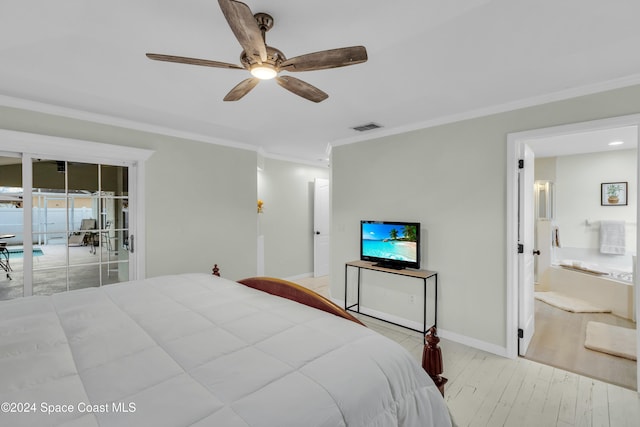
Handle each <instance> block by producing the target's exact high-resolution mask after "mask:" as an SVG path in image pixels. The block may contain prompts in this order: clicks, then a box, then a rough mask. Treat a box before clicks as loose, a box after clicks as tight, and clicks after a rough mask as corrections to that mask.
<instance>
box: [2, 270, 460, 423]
mask: <svg viewBox="0 0 640 427" xmlns="http://www.w3.org/2000/svg"><path fill="white" fill-rule="evenodd" d="M5 402H6V403H5ZM0 403H1V404H2V412H0V425H3V426H4V425H7V426H9V425H10V426H21V425H22V426H50V425H64V426H97V425H100V426H138V427H144V426H154V427H155V426H220V427H235V426H274V427H285V426H292V427H309V426H327V427H337V426H380V427H390V426H429V425H434V426H447V425H450V420H449V416H448V412H447V409H446V406H445V402H444V400H443V399H442V397H441V396H440V394H439V392H438V390H437V388H436V387H435V386H434V384H433V382H432V381H431V379H430V378H429V377H428V376H427V375H426V374H425V373H424V371H423V370H422V369H421V368H420V367H419V366H418V364H416V363H415V361H414V360H413V359H412V358H411V356H410V355H409V354H408V353H407V352H406V351H405V350H404V349H403V348H402V347H401V346H399V345H397V344H395V343H393V342H391V341H390V340H388V339H386V338H385V337H382V336H380V335H379V334H377V333H375V332H373V331H371V330H369V329H367V328H364V327H362V326H360V325H357V324H355V323H353V322H349V321H347V320H344V319H341V318H338V317H336V316H333V315H331V314H328V313H325V312H322V311H319V310H315V309H312V308H309V307H306V306H303V305H301V304H298V303H295V302H293V301H290V300H287V299H283V298H278V297H275V296H272V295H269V294H266V293H264V292H260V291H257V290H254V289H251V288H248V287H245V286H243V285H240V284H238V283H235V282H232V281H229V280H225V279H220V278H217V277H214V276H210V275H205V274H186V275H177V276H165V277H158V278H152V279H146V280H142V281H137V282H128V283H121V284H117V285H109V286H105V287H102V288H91V289H86V290H80V291H73V292H68V293H64V294H57V295H53V296H51V297H30V298H23V299H16V300H11V301H5V302H2V303H0Z"/></svg>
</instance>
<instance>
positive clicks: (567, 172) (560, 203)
mask: <svg viewBox="0 0 640 427" xmlns="http://www.w3.org/2000/svg"><path fill="white" fill-rule="evenodd" d="M636 153H637V151H636V150H620V151H610V152H603V153H589V154H577V155H572V156H561V157H558V158H557V160H556V223H557V224H558V226H559V227H560V230H561V238H562V241H561V244H562V246H564V247H571V248H586V249H597V248H598V247H599V227H598V224H597V223H596V224H594V225H592V226H587V225H586V224H585V221H586V220H589V221H591V222H597V221H600V220H623V221H626V222H627V223H630V224H635V222H636V210H637V200H636V197H635V194H636V182H637V171H636V169H637V168H636ZM603 182H628V187H627V195H628V197H627V200H628V205H627V206H601V205H600V184H601V183H603ZM626 231H627V233H626V244H627V251H631V252H635V251H636V227H635V226H632V225H629V226H627V227H626Z"/></svg>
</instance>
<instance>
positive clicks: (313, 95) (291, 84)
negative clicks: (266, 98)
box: [276, 76, 329, 102]
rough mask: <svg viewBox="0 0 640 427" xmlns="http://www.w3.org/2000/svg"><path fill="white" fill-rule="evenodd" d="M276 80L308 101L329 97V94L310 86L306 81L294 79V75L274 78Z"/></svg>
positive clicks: (318, 100)
mask: <svg viewBox="0 0 640 427" xmlns="http://www.w3.org/2000/svg"><path fill="white" fill-rule="evenodd" d="M276 81H277V82H278V84H279V85H280V86H282V87H283V88H285V89H287V90H288V91H290V92H293V93H295V94H296V95H298V96H301V97H303V98H305V99H308V100H309V101H313V102H322V101H324V100H325V99H327V98H328V97H329V95H327V94H326V93H324V92H323V91H321V90H320V89H318V88H317V87H315V86H312V85H310V84H309V83H307V82H303V81H302V80H300V79H296V78H295V77H291V76H280V77H277V78H276Z"/></svg>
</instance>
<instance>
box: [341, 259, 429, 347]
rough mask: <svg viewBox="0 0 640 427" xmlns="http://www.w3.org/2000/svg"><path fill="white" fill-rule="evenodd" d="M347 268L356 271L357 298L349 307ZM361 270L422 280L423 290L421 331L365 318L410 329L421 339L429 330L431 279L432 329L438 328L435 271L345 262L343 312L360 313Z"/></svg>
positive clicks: (362, 262) (366, 262)
mask: <svg viewBox="0 0 640 427" xmlns="http://www.w3.org/2000/svg"><path fill="white" fill-rule="evenodd" d="M349 267H353V268H357V269H358V296H357V300H356V303H355V304H351V305H348V301H349V299H348V298H347V284H348V283H347V273H348V271H349ZM362 269H365V270H373V271H379V272H382V273H389V274H397V275H399V276H405V277H414V278H416V279H421V280H422V283H423V288H422V330H419V329H413V328H409V327H407V326H404V325H399V324H397V323H394V322H390V321H388V320H385V319H380V318H378V317H375V316H371V315H369V314H365V316H369V317H372V318H374V319H378V320H382V321H383V322H388V323H392V324H394V325H397V326H401V327H403V328H407V329H411V330H412V331H417V332H421V333H422V335H423V337H424V335H425V334H426V333H427V331H428V330H429V328H427V279H429V278H432V277H433V279H434V280H433V281H434V290H435V296H434V298H433V306H434V315H433V326H434V327H437V326H438V273H437V272H435V271H429V270H406V269H403V270H395V269H392V268H385V267H379V266H376V265H374V263H373V262H369V261H350V262H347V263H346V264H345V265H344V309H345V310H347V311H354V312H356V313H360V272H361V270H362ZM353 307H356V309H355V310H354V309H353ZM361 314H362V313H361ZM425 339H426V338H425Z"/></svg>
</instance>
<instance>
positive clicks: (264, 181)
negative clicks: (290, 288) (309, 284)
mask: <svg viewBox="0 0 640 427" xmlns="http://www.w3.org/2000/svg"><path fill="white" fill-rule="evenodd" d="M261 163H262V164H264V167H263V168H262V170H259V171H258V198H259V199H261V200H262V201H263V202H264V207H263V211H264V212H263V213H262V214H258V233H259V235H262V236H263V238H264V266H265V271H264V274H265V275H267V276H273V277H282V278H292V277H297V276H305V275H310V274H311V273H313V193H314V192H313V185H314V180H315V178H329V169H328V168H327V167H314V166H310V165H305V164H300V163H294V162H289V161H284V160H277V159H272V158H265V159H264V162H261Z"/></svg>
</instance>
